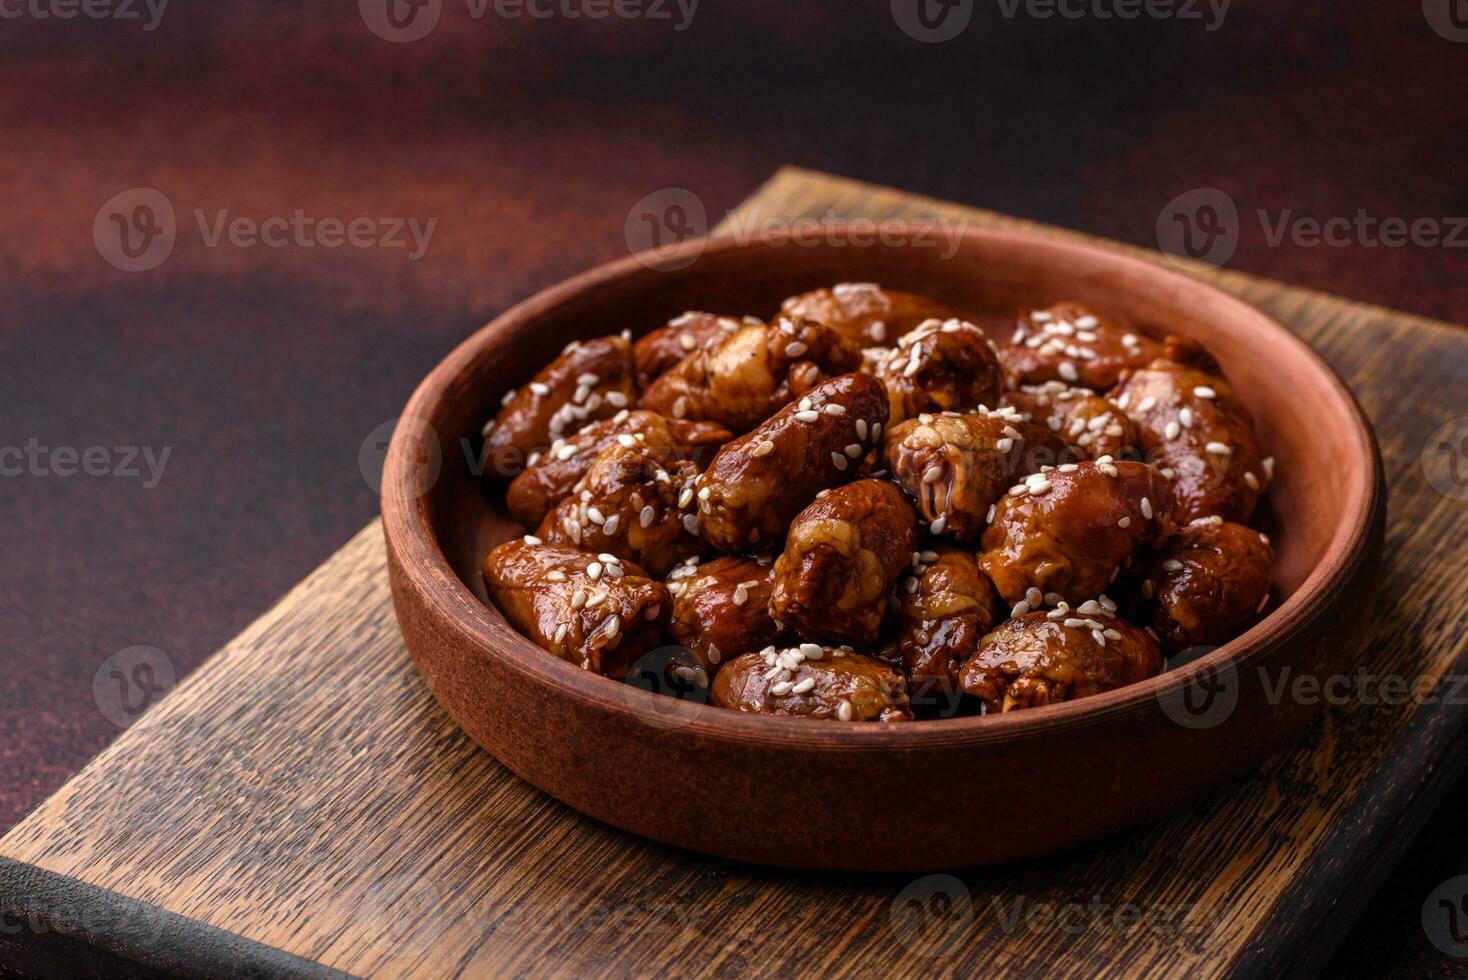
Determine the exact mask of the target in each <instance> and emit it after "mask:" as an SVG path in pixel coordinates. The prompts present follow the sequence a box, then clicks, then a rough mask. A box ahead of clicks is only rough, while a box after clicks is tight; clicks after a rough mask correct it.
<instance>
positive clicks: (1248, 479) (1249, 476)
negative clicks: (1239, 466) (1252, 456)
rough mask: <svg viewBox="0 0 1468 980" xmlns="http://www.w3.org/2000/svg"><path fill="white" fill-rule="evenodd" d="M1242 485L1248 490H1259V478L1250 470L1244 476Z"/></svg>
mask: <svg viewBox="0 0 1468 980" xmlns="http://www.w3.org/2000/svg"><path fill="white" fill-rule="evenodd" d="M1244 483H1245V485H1246V486H1248V488H1249V489H1250V490H1258V489H1259V478H1258V477H1257V476H1255V475H1254V473H1253V471H1252V470H1250V471H1248V472H1246V473H1245V474H1244Z"/></svg>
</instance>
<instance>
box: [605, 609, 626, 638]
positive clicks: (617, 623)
mask: <svg viewBox="0 0 1468 980" xmlns="http://www.w3.org/2000/svg"><path fill="white" fill-rule="evenodd" d="M601 631H602V632H604V633H605V634H606V635H607V636H616V635H617V634H618V633H620V632H622V621H621V620H620V619H618V618H617V614H616V613H612V614H611V615H610V616H608V617H607V618H606V619H604V620H602V624H601Z"/></svg>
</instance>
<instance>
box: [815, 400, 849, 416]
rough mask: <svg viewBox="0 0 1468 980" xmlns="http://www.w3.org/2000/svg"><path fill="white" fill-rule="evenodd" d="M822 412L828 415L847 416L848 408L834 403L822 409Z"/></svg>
mask: <svg viewBox="0 0 1468 980" xmlns="http://www.w3.org/2000/svg"><path fill="white" fill-rule="evenodd" d="M821 411H823V412H825V413H826V414H827V415H845V414H846V406H845V405H840V404H837V403H836V402H832V403H831V404H829V405H827V406H825V407H824V408H822V409H821Z"/></svg>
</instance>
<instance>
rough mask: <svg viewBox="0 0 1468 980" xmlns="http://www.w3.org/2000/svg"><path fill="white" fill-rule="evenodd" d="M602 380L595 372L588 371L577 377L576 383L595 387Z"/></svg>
mask: <svg viewBox="0 0 1468 980" xmlns="http://www.w3.org/2000/svg"><path fill="white" fill-rule="evenodd" d="M600 381H601V378H599V377H597V376H596V375H594V374H592V373H590V372H587V373H586V374H583V375H581V376H580V377H578V378H577V379H576V383H577V384H578V385H586V386H587V387H594V386H595V385H596V384H597V383H599V382H600Z"/></svg>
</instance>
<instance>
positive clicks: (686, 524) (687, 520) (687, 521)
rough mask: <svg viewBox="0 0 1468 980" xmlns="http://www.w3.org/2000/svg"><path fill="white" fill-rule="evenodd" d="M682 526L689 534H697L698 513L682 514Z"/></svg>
mask: <svg viewBox="0 0 1468 980" xmlns="http://www.w3.org/2000/svg"><path fill="white" fill-rule="evenodd" d="M683 528H684V530H686V531H687V532H688V533H689V534H697V533H698V515H697V514H684V515H683Z"/></svg>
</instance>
